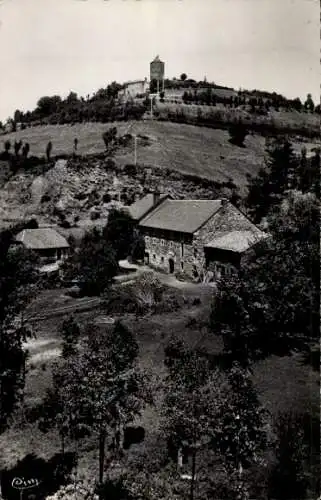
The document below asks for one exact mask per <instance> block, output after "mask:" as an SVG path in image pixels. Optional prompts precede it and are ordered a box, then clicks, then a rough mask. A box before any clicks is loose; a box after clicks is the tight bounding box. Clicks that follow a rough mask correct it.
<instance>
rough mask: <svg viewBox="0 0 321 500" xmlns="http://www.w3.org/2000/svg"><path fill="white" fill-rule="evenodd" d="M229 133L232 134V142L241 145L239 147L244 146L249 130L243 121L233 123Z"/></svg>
mask: <svg viewBox="0 0 321 500" xmlns="http://www.w3.org/2000/svg"><path fill="white" fill-rule="evenodd" d="M229 134H230V143H231V144H235V145H236V146H239V147H244V140H245V137H246V136H247V134H248V130H247V128H246V126H245V125H244V124H243V123H242V122H241V121H238V122H236V123H233V124H232V125H231V126H230V128H229Z"/></svg>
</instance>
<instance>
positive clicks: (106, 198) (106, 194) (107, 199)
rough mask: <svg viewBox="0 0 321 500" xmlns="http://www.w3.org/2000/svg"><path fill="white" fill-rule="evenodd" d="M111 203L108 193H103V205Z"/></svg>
mask: <svg viewBox="0 0 321 500" xmlns="http://www.w3.org/2000/svg"><path fill="white" fill-rule="evenodd" d="M110 202H111V196H110V194H109V193H105V194H104V195H103V203H110Z"/></svg>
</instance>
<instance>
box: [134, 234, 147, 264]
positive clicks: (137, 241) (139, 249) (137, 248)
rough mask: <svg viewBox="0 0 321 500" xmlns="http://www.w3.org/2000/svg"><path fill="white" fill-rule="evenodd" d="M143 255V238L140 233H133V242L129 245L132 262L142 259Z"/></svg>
mask: <svg viewBox="0 0 321 500" xmlns="http://www.w3.org/2000/svg"><path fill="white" fill-rule="evenodd" d="M144 255H145V239H144V237H143V236H142V235H140V234H137V235H136V234H134V239H133V243H132V246H131V258H132V259H133V261H134V262H137V261H139V260H143V259H144Z"/></svg>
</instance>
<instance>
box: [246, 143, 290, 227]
mask: <svg viewBox="0 0 321 500" xmlns="http://www.w3.org/2000/svg"><path fill="white" fill-rule="evenodd" d="M297 165H298V160H297V158H296V156H295V155H294V152H293V147H292V144H291V143H290V142H289V141H288V140H287V139H283V138H281V139H279V138H278V139H272V141H270V142H267V144H266V159H265V168H261V169H260V170H259V172H258V175H257V176H256V177H252V176H249V177H248V180H249V183H248V195H247V197H246V199H245V206H246V207H247V209H248V211H249V214H250V215H251V217H252V219H253V221H254V222H255V223H259V222H260V221H261V220H262V218H263V217H265V216H266V215H267V213H268V212H269V210H270V208H271V207H272V206H273V205H276V204H278V203H279V202H280V201H281V200H282V197H283V195H284V193H285V191H287V190H288V189H291V188H293V187H294V186H295V184H296V169H297Z"/></svg>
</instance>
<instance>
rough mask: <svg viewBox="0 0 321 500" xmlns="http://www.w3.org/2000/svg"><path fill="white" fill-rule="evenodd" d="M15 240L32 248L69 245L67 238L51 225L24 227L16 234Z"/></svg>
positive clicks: (65, 246)
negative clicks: (34, 227) (33, 227)
mask: <svg viewBox="0 0 321 500" xmlns="http://www.w3.org/2000/svg"><path fill="white" fill-rule="evenodd" d="M16 241H17V242H19V243H22V244H23V245H24V246H25V247H26V248H30V249H32V250H45V249H49V248H68V247H69V245H68V243H67V240H66V239H65V238H64V237H63V236H62V235H61V234H59V233H58V232H57V231H56V230H55V229H53V228H51V227H43V228H38V229H24V230H23V231H21V232H20V233H18V234H17V236H16Z"/></svg>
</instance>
